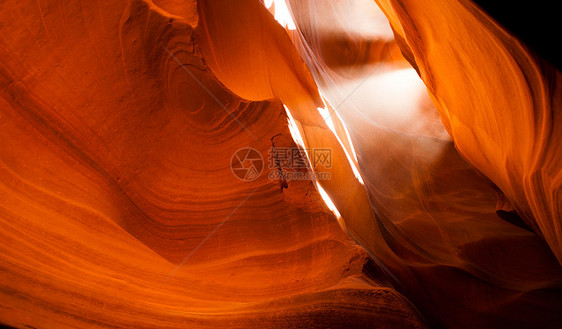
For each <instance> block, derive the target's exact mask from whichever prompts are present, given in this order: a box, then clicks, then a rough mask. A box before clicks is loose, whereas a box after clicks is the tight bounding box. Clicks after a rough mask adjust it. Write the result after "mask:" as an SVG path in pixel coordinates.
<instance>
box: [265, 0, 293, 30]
mask: <svg viewBox="0 0 562 329" xmlns="http://www.w3.org/2000/svg"><path fill="white" fill-rule="evenodd" d="M264 5H265V7H266V8H267V9H269V11H271V12H272V13H273V15H274V16H275V20H276V21H277V22H279V24H281V26H283V27H284V28H287V29H289V30H296V28H297V27H296V26H295V22H294V21H293V17H292V16H291V13H290V12H289V8H287V4H286V3H285V0H265V1H264ZM272 6H273V8H272Z"/></svg>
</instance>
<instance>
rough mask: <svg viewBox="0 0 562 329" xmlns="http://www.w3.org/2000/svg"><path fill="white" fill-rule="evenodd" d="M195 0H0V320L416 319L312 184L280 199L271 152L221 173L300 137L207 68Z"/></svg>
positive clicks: (392, 322) (305, 322)
mask: <svg viewBox="0 0 562 329" xmlns="http://www.w3.org/2000/svg"><path fill="white" fill-rule="evenodd" d="M197 10H198V8H197V4H196V3H195V2H192V1H154V2H151V1H140V0H133V1H111V2H95V1H92V2H90V1H67V2H61V1H38V2H18V1H8V2H4V3H2V4H1V5H0V16H1V17H2V23H0V29H1V31H2V32H1V34H2V37H1V38H0V43H1V47H0V49H1V50H0V57H1V58H2V64H0V72H1V74H0V76H1V78H0V79H1V80H0V85H1V89H0V93H1V97H0V113H1V114H0V116H1V122H2V131H3V132H2V138H1V139H0V143H1V144H0V150H1V152H0V154H1V155H0V157H1V162H0V163H1V165H0V168H1V169H0V170H1V174H0V175H1V176H2V180H1V185H0V186H1V189H0V191H1V192H0V195H1V196H0V200H1V201H0V214H1V215H0V220H1V222H2V225H1V229H0V237H1V238H0V241H1V242H0V246H1V247H0V248H1V249H2V252H1V257H0V259H1V263H0V264H1V265H0V267H1V270H0V277H1V279H0V282H1V284H0V287H1V288H0V305H1V307H0V322H2V323H4V324H7V325H11V326H15V327H26V326H28V327H36V328H67V327H68V328H70V327H82V328H83V327H120V328H125V327H130V328H132V327H134V328H154V327H162V328H163V327H167V328H177V327H208V328H216V327H219V326H224V327H232V328H247V327H259V328H263V327H272V328H288V327H308V326H323V327H337V326H345V327H357V328H362V327H369V326H383V327H412V328H421V327H424V324H423V321H422V320H421V318H420V317H419V316H418V314H417V312H416V310H415V309H414V308H413V307H412V306H411V304H410V303H409V302H408V301H407V300H406V299H405V298H404V297H402V296H401V295H400V294H399V293H397V292H396V291H395V290H393V289H391V288H388V287H381V286H380V285H379V284H377V283H375V281H373V277H372V276H366V275H365V274H363V268H364V266H365V265H366V264H369V261H368V259H369V258H368V255H367V253H366V252H365V251H364V250H363V249H362V248H360V247H359V246H358V245H357V244H355V242H353V240H351V238H349V237H348V236H347V235H346V234H345V233H344V232H343V231H341V229H340V227H339V225H338V223H337V221H336V218H335V217H334V216H333V215H332V214H331V212H330V211H329V210H328V208H327V207H326V206H324V205H323V204H322V203H321V198H320V196H319V194H318V192H317V191H316V190H315V189H314V188H313V185H309V186H310V188H309V189H299V190H298V192H297V196H295V195H293V196H292V197H291V198H287V197H285V196H284V194H283V193H286V192H283V189H281V188H280V186H279V182H278V181H276V180H270V179H267V173H268V171H271V170H276V169H275V168H273V169H272V168H269V167H268V166H265V171H266V172H264V173H263V174H262V175H260V176H259V177H258V178H257V179H256V180H253V181H248V182H245V181H240V180H239V179H238V178H237V177H235V176H234V175H233V174H232V172H231V169H230V161H231V156H232V155H233V154H234V152H235V151H236V150H238V149H240V148H243V147H252V148H254V149H256V150H258V151H259V152H260V153H261V155H262V156H263V158H264V159H267V157H268V151H269V150H270V147H271V138H272V137H273V136H286V137H288V138H289V140H290V141H291V143H292V144H290V145H291V146H295V144H294V142H292V139H290V136H291V133H290V132H289V129H288V126H287V116H286V112H285V110H284V108H283V105H282V103H281V102H280V101H279V99H278V98H276V97H274V95H268V96H267V97H264V98H262V99H259V100H255V99H250V98H248V95H242V96H244V97H246V98H242V97H241V95H239V94H236V93H233V92H232V90H229V89H227V88H225V85H224V83H223V82H222V81H221V80H220V79H218V78H217V77H219V78H220V74H217V73H215V72H212V71H211V70H210V69H209V66H208V64H207V63H208V62H211V61H212V58H209V57H206V56H205V55H204V54H203V53H202V52H201V50H200V48H201V44H202V43H207V42H208V41H207V40H206V38H215V37H219V36H218V35H213V36H206V35H204V33H202V31H201V29H200V28H199V26H200V24H201V22H200V15H199V14H198V12H197ZM263 10H264V14H267V12H266V11H265V8H264V9H263ZM268 15H269V14H268ZM264 17H265V18H264V19H266V21H267V24H269V25H271V26H275V21H274V19H273V17H271V16H264ZM215 23H220V22H215ZM207 24H208V22H207ZM281 32H282V30H277V32H276V33H281ZM283 33H284V32H283ZM288 46H290V41H289V39H288V38H287V39H286V43H285V47H288ZM255 51H256V53H259V51H261V50H260V49H259V48H258V49H256V50H255ZM293 52H294V54H295V55H296V54H297V53H296V51H294V50H293ZM222 56H229V55H228V54H226V53H225V54H223V55H222ZM289 59H290V60H291V61H298V60H299V58H298V56H293V57H289ZM301 65H302V67H303V69H304V64H301ZM312 85H313V82H312ZM285 190H287V189H285ZM288 190H291V191H292V189H291V186H289V187H288ZM298 193H301V198H298ZM305 194H306V197H307V198H308V199H307V200H308V204H302V203H299V202H296V201H295V200H300V199H302V198H305Z"/></svg>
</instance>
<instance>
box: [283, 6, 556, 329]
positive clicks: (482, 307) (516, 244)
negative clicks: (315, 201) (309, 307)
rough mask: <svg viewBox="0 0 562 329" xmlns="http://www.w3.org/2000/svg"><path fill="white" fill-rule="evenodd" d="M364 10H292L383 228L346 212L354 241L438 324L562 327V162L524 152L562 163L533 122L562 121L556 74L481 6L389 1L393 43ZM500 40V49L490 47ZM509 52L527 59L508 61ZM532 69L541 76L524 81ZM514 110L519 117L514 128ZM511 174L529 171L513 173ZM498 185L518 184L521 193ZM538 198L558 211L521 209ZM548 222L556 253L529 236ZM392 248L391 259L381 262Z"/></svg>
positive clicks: (297, 35) (551, 140)
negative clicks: (366, 22) (340, 48)
mask: <svg viewBox="0 0 562 329" xmlns="http://www.w3.org/2000/svg"><path fill="white" fill-rule="evenodd" d="M354 6H355V7H361V8H362V14H357V13H354V14H353V15H351V14H350V11H352V9H349V7H347V6H346V5H344V4H342V3H340V2H338V1H328V2H326V1H314V0H310V1H290V7H291V9H292V11H293V13H294V17H295V24H296V26H297V27H298V29H297V31H296V32H294V33H293V34H292V35H293V39H294V41H295V44H296V46H297V48H298V49H299V51H300V53H301V54H302V56H303V58H304V59H305V61H306V62H307V64H308V65H309V67H311V71H312V72H313V74H314V77H315V80H316V81H318V82H319V87H320V88H321V90H322V92H323V93H324V94H325V95H326V97H327V98H328V99H329V101H330V102H331V103H332V104H335V106H334V107H335V108H336V109H337V114H339V115H341V117H342V119H343V121H345V123H346V124H347V127H348V128H349V132H350V137H351V139H352V140H353V142H354V145H355V147H356V151H357V154H358V163H359V167H360V170H361V175H362V177H363V179H364V180H365V187H366V189H367V191H368V193H369V198H370V202H371V205H372V208H373V212H374V213H375V214H376V218H375V220H374V221H373V222H368V221H367V220H360V223H357V222H353V221H348V218H346V217H345V216H344V219H345V222H346V226H347V229H348V231H349V233H350V234H351V235H352V236H353V237H354V238H355V239H356V240H357V241H360V242H361V244H362V245H363V246H365V248H366V249H367V250H368V251H370V252H371V254H373V255H374V256H375V257H379V258H380V259H381V261H382V263H384V264H385V265H386V266H387V267H388V268H389V270H390V272H391V273H392V279H393V280H392V281H393V282H394V283H395V287H396V288H397V289H398V290H400V291H401V292H403V293H404V294H405V295H406V296H407V297H409V298H410V299H411V300H412V301H413V302H414V304H415V305H416V306H418V307H419V308H420V310H421V311H422V313H423V314H425V315H426V316H427V317H428V319H429V320H430V321H431V322H432V324H433V325H435V326H445V327H455V328H459V327H463V328H475V327H497V326H501V327H505V326H509V327H521V328H529V327H556V326H558V325H560V321H561V318H560V312H559V310H560V309H561V308H562V303H561V302H562V299H561V295H560V290H559V289H560V279H561V277H562V276H561V271H560V265H559V263H558V262H557V260H556V258H555V257H554V256H553V253H554V254H555V255H556V254H557V253H558V252H559V249H558V248H557V247H556V242H554V243H549V242H551V241H552V240H554V241H556V240H557V239H559V237H560V234H559V232H556V230H555V229H554V227H555V226H558V223H559V211H558V210H555V209H556V207H558V205H557V204H558V203H559V202H560V198H559V197H556V196H555V195H556V194H557V192H556V191H557V189H558V187H556V183H555V182H556V178H554V177H556V175H557V174H558V173H559V172H560V166H559V165H549V164H548V163H545V162H544V159H546V158H543V159H541V160H538V159H537V158H536V157H537V156H539V154H535V153H533V152H531V151H528V153H527V156H528V157H529V159H524V157H525V153H524V148H525V145H527V146H528V147H530V148H537V147H542V146H544V147H546V148H550V149H549V150H550V151H546V152H547V153H543V155H544V156H545V157H547V158H551V159H553V160H554V159H556V157H558V156H559V155H560V151H559V148H558V147H557V144H556V143H557V139H556V137H553V136H552V133H551V132H549V131H543V132H542V133H538V132H537V129H536V127H533V124H532V122H533V121H532V120H531V119H530V118H525V113H527V116H531V117H532V116H533V115H535V116H536V118H537V120H538V121H540V122H542V123H543V124H545V126H544V127H543V128H544V129H547V130H548V129H550V127H551V126H552V125H555V124H557V123H555V120H556V116H555V114H554V112H555V111H554V109H555V108H556V105H555V103H556V99H557V98H559V97H560V95H559V94H558V95H548V94H549V93H552V90H553V89H552V88H555V80H552V79H550V78H548V77H549V76H553V77H554V76H556V75H558V74H559V72H556V71H555V70H553V69H552V68H548V67H547V64H543V65H544V66H543V68H542V69H543V70H544V71H532V70H531V69H532V68H529V67H527V68H526V67H524V66H523V67H522V68H520V66H518V65H517V64H516V63H515V60H516V59H517V58H518V56H523V55H525V56H527V57H526V58H530V56H532V54H530V52H529V51H528V50H525V49H524V48H522V46H521V45H520V44H519V43H517V41H516V40H514V39H508V38H509V37H508V35H507V34H506V32H504V31H503V30H501V28H500V27H498V26H497V25H492V24H491V23H490V22H491V21H490V19H488V18H486V17H485V16H484V14H483V13H482V12H481V11H479V10H478V9H476V8H473V7H470V5H469V4H464V5H462V4H458V6H457V4H456V3H455V4H448V3H447V4H445V3H443V2H439V1H436V2H435V4H433V5H428V4H424V5H423V6H422V5H421V4H418V5H415V4H413V1H412V4H409V3H407V2H400V3H399V4H398V3H394V2H392V3H385V2H381V3H380V6H381V8H382V9H383V10H384V12H385V14H386V15H387V16H388V17H389V19H390V22H391V23H392V25H391V28H392V31H393V32H394V34H395V36H396V39H395V40H393V38H392V37H389V36H388V35H389V34H390V33H379V34H378V35H376V34H372V33H366V32H365V31H363V29H362V27H363V24H362V23H361V19H360V18H356V17H357V16H361V15H363V16H368V17H369V19H370V21H374V20H375V19H376V18H375V17H376V16H377V15H382V12H379V13H378V14H377V13H376V11H377V9H376V8H375V6H374V5H373V4H372V2H370V1H355V2H354ZM409 6H411V9H410V7H409ZM466 6H469V8H472V9H471V10H472V11H471V10H468V9H467V7H466ZM389 8H390V9H392V10H393V11H391V10H390V9H389ZM410 11H411V13H410ZM442 11H443V12H442ZM320 15H322V16H323V17H326V19H327V20H328V21H335V22H340V23H342V24H341V26H339V27H338V26H335V27H334V26H332V27H331V28H326V27H325V26H324V25H323V24H322V23H318V22H317V21H316V20H315V17H319V16H320ZM424 15H425V16H424ZM348 17H353V19H349V18H348ZM418 17H423V19H421V18H419V20H416V19H417V18H418ZM456 17H458V19H456V20H453V21H452V18H456ZM440 20H441V21H442V23H440V22H441V21H440ZM439 24H442V26H440V25H439ZM457 24H458V25H460V26H458V27H457ZM487 24H488V25H487ZM418 25H419V26H418ZM492 27H493V29H492ZM463 28H465V30H463ZM426 30H427V32H424V31H426ZM479 33H480V34H482V36H481V35H480V34H479ZM334 35H338V36H339V37H338V40H346V41H345V42H343V43H344V44H345V45H346V47H347V48H346V49H348V50H347V53H348V56H347V57H346V58H344V59H342V60H341V61H334V58H333V57H332V56H331V55H329V50H328V49H329V48H330V47H333V46H334V44H333V43H328V42H327V40H333V39H334V37H333V36H334ZM502 38H503V39H502ZM488 39H493V40H495V43H491V44H488V43H486V42H484V41H485V40H488ZM508 40H510V41H511V43H508ZM502 41H505V43H502ZM396 45H398V46H399V47H400V49H401V50H402V53H403V54H404V55H405V58H407V59H408V61H409V62H411V63H412V64H413V66H414V67H415V69H416V70H418V71H419V72H420V76H421V78H422V80H423V83H425V85H426V86H427V88H428V90H429V92H430V93H429V94H430V96H431V98H432V99H433V100H434V103H435V104H436V105H437V110H436V109H435V108H434V107H433V106H432V105H430V104H431V101H429V98H428V96H427V94H425V93H424V89H425V86H424V84H422V83H421V81H420V80H419V79H418V77H417V74H416V72H415V70H414V69H412V68H410V69H407V68H405V67H404V65H403V63H400V61H399V59H397V58H396V55H395V54H394V53H393V50H392V49H396ZM441 48H444V50H442V49H441ZM473 48H474V49H473ZM511 48H515V49H516V50H519V52H515V53H514V55H510V56H509V57H507V56H508V55H509V53H508V52H507V51H508V50H509V49H511ZM378 49H387V50H386V51H380V50H378ZM424 51H425V52H424ZM502 56H503V57H502ZM513 58H515V59H513ZM504 63H505V64H504ZM434 68H435V69H434ZM534 68H537V67H534ZM521 70H522V71H523V72H524V73H525V72H527V73H526V74H527V75H530V76H531V77H535V78H532V79H529V78H527V79H525V75H524V74H523V73H520V71H521ZM434 71H435V73H434ZM455 72H456V74H457V75H454V73H455ZM438 73H439V74H442V75H441V76H439V77H438V76H437V74H438ZM506 78H507V79H508V80H509V82H506V81H505V79H506ZM533 79H534V80H533ZM537 79H538V80H537ZM549 79H550V80H549ZM539 80H540V81H539ZM547 81H549V82H550V83H553V85H550V86H549V85H548V83H547ZM445 95H448V97H449V98H447V97H445ZM506 95H508V96H506ZM512 95H513V97H512ZM525 100H528V101H527V102H526V101H525ZM537 100H544V102H543V103H541V102H542V101H541V102H538V101H537ZM533 102H534V103H533ZM438 111H439V112H438ZM505 113H513V115H512V116H510V117H508V118H506V117H505ZM515 114H517V116H516V115H515ZM519 115H520V116H522V117H520V116H519ZM334 116H335V115H334ZM439 116H441V118H442V119H443V122H444V126H445V128H446V129H447V131H445V130H444V128H443V126H442V125H441V124H440V123H439ZM461 118H462V119H464V120H465V121H462V119H461ZM541 118H544V119H546V120H548V123H547V122H544V121H543V119H541ZM547 118H548V119H547ZM525 128H526V129H525ZM515 135H517V137H515ZM451 139H453V140H454V144H453V142H452V141H451ZM457 150H458V151H459V152H457ZM498 150H501V151H498ZM545 150H546V149H545ZM459 153H460V155H462V157H461V156H460V155H459ZM463 158H464V159H466V160H468V163H467V162H465V160H463ZM531 158H532V159H531ZM494 159H495V160H494ZM479 160H482V161H484V160H485V161H487V162H485V163H486V164H487V166H483V165H481V163H479V162H478V161H479ZM496 160H497V161H496ZM525 161H532V162H534V163H535V167H529V166H528V165H525ZM469 163H470V164H472V165H474V167H475V168H477V169H479V170H480V171H481V173H483V174H485V175H486V176H487V177H488V178H490V179H491V182H490V181H488V180H487V179H486V178H485V177H484V176H483V175H481V174H480V173H479V172H477V171H476V170H474V169H473V167H471V166H470V165H469ZM511 166H517V167H518V168H520V169H523V168H525V170H527V171H526V172H520V173H519V174H513V172H514V171H513V170H512V168H511ZM548 170H551V172H550V173H548ZM533 172H534V173H535V174H532V173H533ZM538 172H540V173H541V175H539V176H541V177H543V178H541V179H543V181H542V182H541V183H539V182H538V181H536V183H537V184H535V185H534V186H533V187H531V186H529V189H525V188H523V185H525V184H527V185H528V183H526V180H527V175H531V176H535V177H537V175H538ZM496 175H497V176H496ZM545 175H549V177H550V178H546V176H545ZM499 177H508V178H509V179H510V183H511V184H512V185H510V186H511V188H512V190H510V188H506V187H505V185H504V184H502V181H501V180H499V179H498V178H499ZM529 178H530V177H529ZM546 182H548V183H547V184H544V183H546ZM494 183H495V184H496V185H494ZM515 185H518V186H519V187H515ZM513 189H516V190H518V191H521V192H522V193H519V194H514V193H513V192H512V191H513ZM497 193H499V196H500V201H499V202H498V197H497V195H498V194H497ZM528 199H532V200H533V202H532V204H533V206H532V207H529V206H527V209H529V208H533V207H536V206H538V205H540V207H542V208H543V209H547V208H550V209H552V211H544V212H539V213H536V214H529V213H526V212H525V211H524V210H522V209H521V208H519V207H513V208H510V206H509V204H521V201H519V200H528ZM509 201H511V202H509ZM526 204H527V205H529V204H531V202H529V201H527V202H526ZM496 210H498V212H499V214H501V215H506V216H508V217H510V218H506V219H508V220H511V222H509V221H505V220H503V219H502V218H500V217H499V216H498V214H497V213H496ZM514 210H515V211H517V214H520V215H521V217H522V218H524V219H525V222H523V221H521V220H520V218H519V217H518V216H517V215H513V214H514V212H513V211H514ZM509 214H511V215H509ZM506 216H504V217H506ZM517 219H519V221H518V220H517ZM371 220H372V219H371ZM537 223H542V224H541V225H546V226H547V228H545V229H544V231H546V232H547V233H544V234H543V233H542V232H543V230H540V229H536V231H535V232H536V233H538V234H539V236H544V238H545V240H546V242H547V243H549V245H547V244H545V243H544V242H543V240H542V239H541V237H539V236H537V235H536V234H534V233H533V231H532V230H531V228H530V227H532V228H536V227H537V225H539V224H537ZM514 224H515V225H514ZM526 224H527V225H526ZM535 224H537V225H535ZM365 227H369V228H370V230H367V229H365ZM549 238H550V239H549ZM549 247H550V249H549ZM387 248H388V249H391V250H392V253H388V254H386V255H385V254H382V253H380V252H378V250H381V249H387ZM531 269H532V270H531ZM452 301H454V302H452ZM514 310H518V311H517V312H514Z"/></svg>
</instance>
